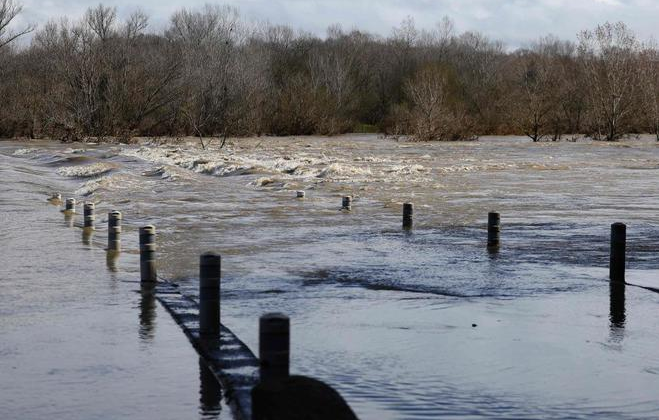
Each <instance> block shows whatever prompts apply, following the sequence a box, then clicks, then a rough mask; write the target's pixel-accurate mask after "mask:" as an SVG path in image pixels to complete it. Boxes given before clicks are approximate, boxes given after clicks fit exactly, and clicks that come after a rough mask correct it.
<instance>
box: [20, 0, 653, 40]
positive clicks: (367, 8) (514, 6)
mask: <svg viewBox="0 0 659 420" xmlns="http://www.w3.org/2000/svg"><path fill="white" fill-rule="evenodd" d="M207 2H208V1H204V0H188V1H186V2H181V1H172V0H143V1H142V2H141V3H140V4H141V8H142V9H143V10H145V11H146V12H147V13H148V14H149V15H150V16H151V17H152V22H153V26H155V27H156V28H161V27H163V26H164V25H166V23H167V20H168V18H169V16H170V15H171V14H172V13H173V12H174V11H175V10H177V9H179V8H181V7H183V6H185V7H199V6H203V4H204V3H207ZM224 3H225V4H230V5H233V6H236V7H238V9H239V10H240V11H241V14H242V15H243V16H244V17H245V18H246V19H250V20H254V21H266V20H267V21H269V22H272V23H277V24H288V25H291V26H293V27H296V28H300V29H303V30H306V31H310V32H313V33H316V34H319V35H322V34H324V33H325V30H326V28H327V27H328V26H329V25H331V24H334V23H340V24H341V25H342V26H343V27H344V28H346V29H352V28H359V29H363V30H366V31H369V32H374V33H378V34H382V35H387V34H389V33H390V32H391V29H392V27H394V26H396V25H398V24H399V23H400V22H401V21H402V20H403V19H405V17H406V16H411V17H412V18H413V19H414V20H415V22H416V23H417V26H418V27H425V28H430V27H432V26H433V25H434V24H435V23H436V22H438V21H439V20H440V19H441V18H442V17H443V16H445V15H446V16H449V17H450V18H452V19H453V20H454V21H455V23H456V27H457V29H458V30H459V31H467V30H470V31H479V32H482V33H484V34H486V35H488V36H490V37H492V38H496V39H500V40H503V41H504V42H506V43H507V44H509V45H512V46H515V45H521V44H523V43H525V42H527V41H530V40H533V39H536V38H538V37H539V36H544V35H547V34H550V33H551V34H554V35H557V36H559V37H561V38H567V39H574V38H575V37H576V34H577V32H579V31H580V30H583V29H588V28H592V27H593V26H595V25H596V24H598V23H602V22H604V21H607V20H608V21H617V20H623V21H625V22H626V23H627V24H628V25H629V26H630V27H631V28H633V29H634V30H635V31H636V32H637V33H638V35H639V36H640V37H641V38H648V37H650V36H655V35H656V32H657V31H656V28H655V27H656V22H657V21H658V20H659V1H656V0H408V1H399V0H380V1H372V0H351V1H350V0H335V1H327V0H325V1H321V0H315V1H313V0H312V1H309V0H242V1H239V0H229V1H226V2H224ZM23 4H24V15H23V16H22V17H21V21H22V22H25V21H32V22H35V23H38V24H39V23H43V22H45V21H47V20H48V19H49V18H53V17H60V16H63V15H67V16H69V17H70V18H77V17H79V16H80V15H81V14H82V13H83V12H84V10H85V9H86V8H88V7H90V6H93V5H95V4H96V3H95V2H87V1H82V0H78V1H75V0H73V1H66V2H62V1H57V0H23ZM104 4H106V5H110V6H116V7H117V8H118V9H119V12H120V14H121V15H126V14H128V13H130V11H132V10H134V9H135V8H136V6H135V2H134V1H128V0H106V1H104ZM22 22H19V23H22Z"/></svg>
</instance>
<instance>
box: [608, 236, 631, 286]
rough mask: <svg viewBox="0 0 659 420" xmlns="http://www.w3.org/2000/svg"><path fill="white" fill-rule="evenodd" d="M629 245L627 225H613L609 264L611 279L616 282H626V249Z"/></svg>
mask: <svg viewBox="0 0 659 420" xmlns="http://www.w3.org/2000/svg"><path fill="white" fill-rule="evenodd" d="M626 243H627V225H625V224H624V223H614V224H612V225H611V259H610V263H609V279H610V280H611V281H615V282H623V283H624V282H625V248H626Z"/></svg>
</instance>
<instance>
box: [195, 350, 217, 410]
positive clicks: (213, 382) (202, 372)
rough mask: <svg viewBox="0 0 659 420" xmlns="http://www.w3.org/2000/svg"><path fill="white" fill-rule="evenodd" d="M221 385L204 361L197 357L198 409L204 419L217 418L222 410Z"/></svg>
mask: <svg viewBox="0 0 659 420" xmlns="http://www.w3.org/2000/svg"><path fill="white" fill-rule="evenodd" d="M221 403H222V387H221V386H220V384H219V383H218V381H217V379H216V378H215V375H213V372H211V370H210V369H209V368H208V366H206V362H204V361H203V359H202V358H201V357H200V358H199V411H200V413H201V415H202V416H203V418H204V419H218V418H219V416H220V413H221V411H222V406H221Z"/></svg>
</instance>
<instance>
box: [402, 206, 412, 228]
mask: <svg viewBox="0 0 659 420" xmlns="http://www.w3.org/2000/svg"><path fill="white" fill-rule="evenodd" d="M413 216H414V204H412V203H405V204H403V229H411V228H412V224H413V221H412V218H413Z"/></svg>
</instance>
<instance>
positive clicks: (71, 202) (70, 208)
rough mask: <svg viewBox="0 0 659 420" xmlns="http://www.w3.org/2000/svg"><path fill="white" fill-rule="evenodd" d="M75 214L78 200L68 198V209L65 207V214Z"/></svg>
mask: <svg viewBox="0 0 659 420" xmlns="http://www.w3.org/2000/svg"><path fill="white" fill-rule="evenodd" d="M75 212H76V199H75V198H67V199H66V207H64V213H66V214H73V213H75Z"/></svg>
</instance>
